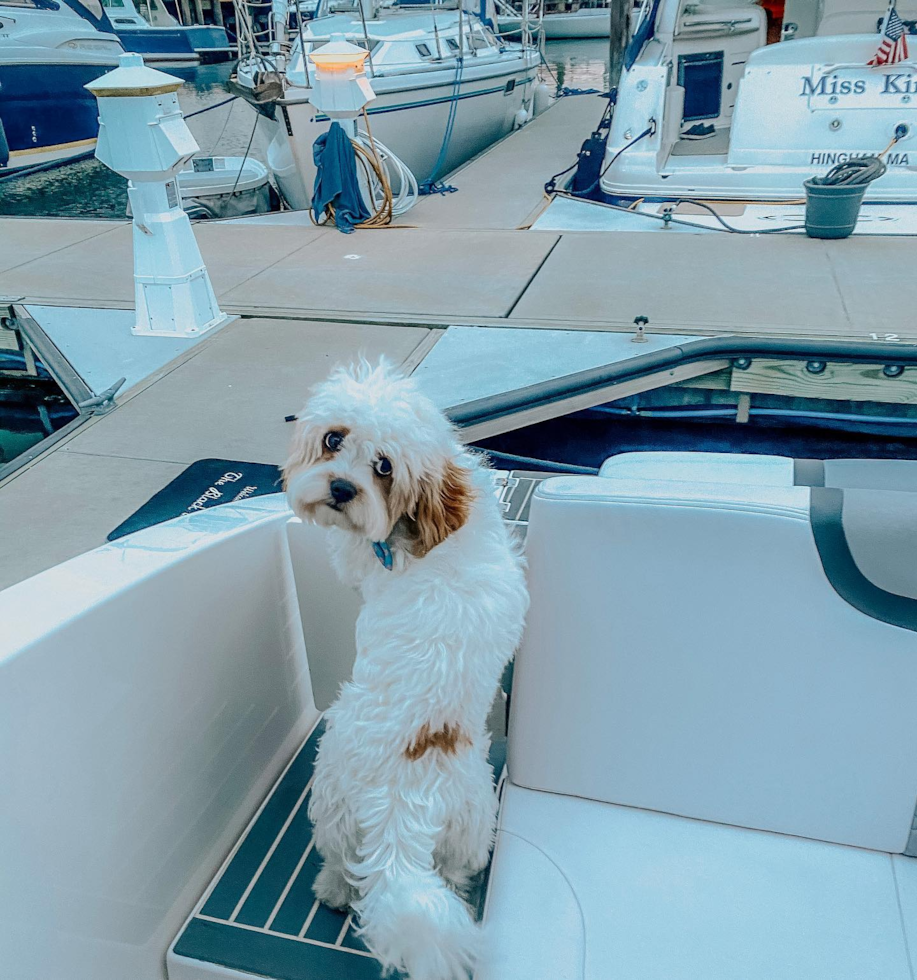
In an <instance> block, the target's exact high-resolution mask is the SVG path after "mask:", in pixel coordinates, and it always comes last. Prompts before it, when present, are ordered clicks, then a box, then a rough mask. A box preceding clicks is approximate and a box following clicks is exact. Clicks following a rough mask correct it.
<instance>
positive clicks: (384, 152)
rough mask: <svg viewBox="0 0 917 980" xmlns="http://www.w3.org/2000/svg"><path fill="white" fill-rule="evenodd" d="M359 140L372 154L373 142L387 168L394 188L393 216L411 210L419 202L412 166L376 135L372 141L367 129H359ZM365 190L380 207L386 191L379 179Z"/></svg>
mask: <svg viewBox="0 0 917 980" xmlns="http://www.w3.org/2000/svg"><path fill="white" fill-rule="evenodd" d="M357 142H359V144H360V146H362V147H363V148H364V149H365V150H367V151H368V152H369V153H370V154H371V153H372V152H373V149H372V147H373V143H375V145H376V151H377V152H378V154H379V160H380V162H381V164H382V167H383V169H384V170H385V176H386V179H387V180H388V183H389V186H390V187H391V188H392V216H393V217H397V216H398V215H401V214H405V213H407V212H408V211H410V210H411V208H412V207H414V205H415V204H416V203H417V198H418V196H419V194H418V190H417V178H416V177H415V176H414V174H413V173H412V172H411V170H410V168H409V167H408V166H407V165H406V164H405V163H404V161H402V160H401V159H400V158H399V157H397V156H396V155H395V154H394V153H392V151H391V150H390V149H389V148H388V147H387V146H386V145H385V144H384V143H382V142H381V141H380V140H379V139H378V138H376V137H375V136H374V137H373V140H372V142H371V141H370V139H369V135H368V134H367V133H366V131H365V130H362V129H358V130H357ZM396 188H397V190H396ZM364 192H368V196H369V197H370V198H371V199H372V203H373V205H374V207H378V206H379V204H380V203H381V202H382V198H383V196H384V191H383V189H382V187H381V186H380V185H379V183H378V181H375V180H374V181H373V185H372V186H371V187H369V188H366V187H364Z"/></svg>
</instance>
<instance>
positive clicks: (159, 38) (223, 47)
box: [102, 0, 234, 67]
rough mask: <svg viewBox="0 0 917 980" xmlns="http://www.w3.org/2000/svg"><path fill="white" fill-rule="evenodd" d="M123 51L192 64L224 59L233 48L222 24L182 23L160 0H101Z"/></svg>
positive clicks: (147, 59) (152, 61)
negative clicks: (123, 48) (136, 1)
mask: <svg viewBox="0 0 917 980" xmlns="http://www.w3.org/2000/svg"><path fill="white" fill-rule="evenodd" d="M102 4H103V6H104V7H105V8H106V9H107V10H108V16H109V19H110V20H111V22H112V24H113V25H114V28H115V31H116V32H117V34H118V37H120V38H121V42H122V44H123V45H124V47H125V50H127V51H135V52H136V53H137V54H141V55H143V60H144V62H146V63H147V64H157V65H160V66H163V65H175V66H179V67H181V66H183V65H194V64H197V63H198V62H199V61H205V62H212V61H225V60H226V59H228V58H229V57H230V54H231V53H232V51H233V50H234V49H233V47H232V46H231V45H230V43H229V39H228V37H227V36H226V31H225V30H224V29H223V28H222V27H218V26H215V25H212V24H200V25H193V26H190V27H186V26H184V25H183V24H181V23H179V21H178V20H177V19H176V18H175V17H173V16H172V14H171V13H169V11H168V10H167V9H166V7H165V5H164V4H163V3H162V0H138V3H136V4H135V3H134V0H102Z"/></svg>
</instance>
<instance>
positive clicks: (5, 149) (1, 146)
mask: <svg viewBox="0 0 917 980" xmlns="http://www.w3.org/2000/svg"><path fill="white" fill-rule="evenodd" d="M9 162H10V144H9V142H8V141H7V138H6V131H5V130H4V128H3V120H2V119H0V167H5V166H6V165H7V164H8V163H9Z"/></svg>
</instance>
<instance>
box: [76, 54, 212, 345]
mask: <svg viewBox="0 0 917 980" xmlns="http://www.w3.org/2000/svg"><path fill="white" fill-rule="evenodd" d="M119 60H120V64H119V67H117V68H116V69H115V70H114V71H110V72H109V73H108V74H107V75H103V76H102V77H101V78H97V79H96V80H95V81H93V82H90V83H89V84H88V85H87V86H86V88H87V89H89V91H90V92H92V94H93V95H95V96H96V98H97V99H98V103H99V141H98V144H97V145H96V156H97V157H98V159H99V160H101V162H102V163H104V164H105V166H107V167H110V168H111V169H112V170H114V171H115V172H116V173H119V174H121V176H122V177H127V179H128V181H129V183H128V185H127V193H128V197H129V199H130V204H131V214H132V216H133V244H134V300H135V307H136V323H135V325H134V327H133V328H132V329H133V332H134V333H135V334H139V335H142V336H160V337H199V336H200V335H201V334H204V333H206V332H207V331H208V330H212V329H213V328H214V327H218V326H221V325H222V324H223V323H225V322H226V321H227V320H228V319H229V318H228V317H227V316H226V315H225V314H224V313H222V312H221V310H220V308H219V306H218V305H217V299H216V294H215V293H214V291H213V286H212V285H211V283H210V276H209V275H208V273H207V269H206V267H205V265H204V260H203V259H202V258H201V253H200V249H199V248H198V245H197V240H196V239H195V237H194V231H193V229H192V228H191V222H190V221H189V220H188V215H187V214H185V212H184V210H183V209H182V206H181V194H180V193H179V190H178V182H177V179H176V178H177V174H178V172H179V171H180V170H181V169H182V167H184V166H185V164H187V163H188V161H189V160H190V159H191V158H192V156H194V154H195V153H196V152H197V151H198V149H199V147H198V145H197V143H196V142H195V140H194V137H193V136H192V135H191V130H189V129H188V126H187V125H186V123H185V120H184V117H183V116H182V113H181V109H180V108H179V105H178V97H177V95H176V93H177V92H178V89H179V88H181V86H182V84H183V83H182V80H181V79H180V78H176V77H175V76H174V75H167V74H166V73H165V72H161V71H156V70H155V69H153V68H147V67H146V66H145V65H144V63H143V58H141V56H140V55H139V54H123V55H121V57H120V59H119Z"/></svg>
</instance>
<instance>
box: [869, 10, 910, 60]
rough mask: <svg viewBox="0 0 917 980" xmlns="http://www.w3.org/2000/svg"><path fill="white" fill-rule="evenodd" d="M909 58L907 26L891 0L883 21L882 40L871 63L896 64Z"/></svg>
mask: <svg viewBox="0 0 917 980" xmlns="http://www.w3.org/2000/svg"><path fill="white" fill-rule="evenodd" d="M906 58H907V28H906V27H905V26H904V21H903V20H902V19H901V18H900V17H899V16H898V11H897V9H896V7H895V0H891V3H890V4H889V5H888V10H887V11H886V13H885V20H884V21H883V22H882V40H881V41H880V42H879V48H878V50H877V51H876V53H875V56H874V57H873V59H872V61H870V62H868V64H870V65H896V64H897V63H898V62H899V61H904V60H905V59H906Z"/></svg>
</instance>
